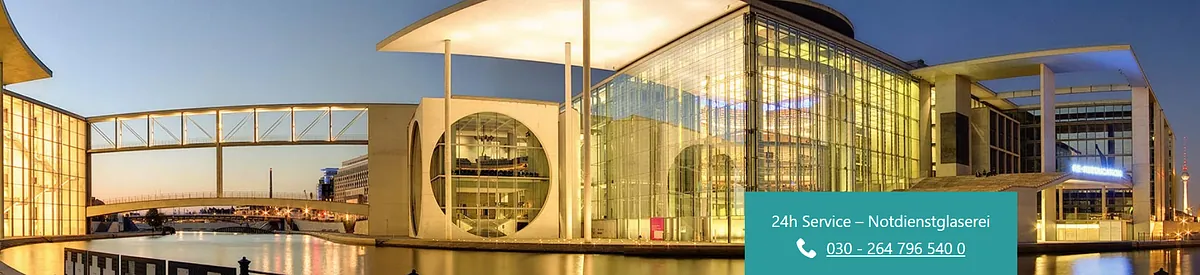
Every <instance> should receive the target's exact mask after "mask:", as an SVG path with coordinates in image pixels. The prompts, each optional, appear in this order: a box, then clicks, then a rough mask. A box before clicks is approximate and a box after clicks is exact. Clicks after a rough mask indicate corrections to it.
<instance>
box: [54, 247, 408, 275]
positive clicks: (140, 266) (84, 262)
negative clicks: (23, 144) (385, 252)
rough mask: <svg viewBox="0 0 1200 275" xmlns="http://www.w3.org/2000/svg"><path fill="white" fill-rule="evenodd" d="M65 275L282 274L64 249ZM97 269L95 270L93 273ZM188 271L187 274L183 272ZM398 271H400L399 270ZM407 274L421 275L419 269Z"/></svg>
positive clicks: (242, 263)
mask: <svg viewBox="0 0 1200 275" xmlns="http://www.w3.org/2000/svg"><path fill="white" fill-rule="evenodd" d="M63 260H64V261H63V262H65V263H66V264H65V265H64V266H63V274H70V275H76V274H219V275H250V274H261V275H283V274H282V273H273V272H266V271H260V270H250V260H249V259H246V257H242V259H241V260H238V261H237V263H238V267H236V268H234V267H227V266H216V265H206V264H198V263H189V262H182V261H168V260H165V259H154V258H143V257H135V256H129V255H119V254H112V253H104V252H96V251H89V250H79V249H71V248H63ZM93 272H95V273H93ZM184 272H186V273H184ZM397 274H399V273H397ZM408 275H420V274H418V273H417V270H416V269H413V270H412V272H410V273H408Z"/></svg>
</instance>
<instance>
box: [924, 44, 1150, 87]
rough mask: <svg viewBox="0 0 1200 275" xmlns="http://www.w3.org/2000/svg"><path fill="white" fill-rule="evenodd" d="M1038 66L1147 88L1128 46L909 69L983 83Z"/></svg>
mask: <svg viewBox="0 0 1200 275" xmlns="http://www.w3.org/2000/svg"><path fill="white" fill-rule="evenodd" d="M1041 64H1046V66H1047V67H1050V69H1051V70H1053V71H1054V73H1073V72H1087V71H1116V72H1119V73H1120V74H1121V75H1122V76H1124V77H1125V79H1126V80H1127V81H1129V85H1132V86H1137V87H1149V85H1150V82H1149V81H1147V80H1146V75H1145V74H1144V73H1143V72H1142V66H1141V65H1140V64H1139V63H1138V60H1137V56H1135V55H1134V54H1133V48H1131V47H1130V46H1129V45H1105V46H1089V47H1075V48H1062V49H1051V50H1042V51H1032V52H1023V53H1014V54H1008V55H1001V56H992V57H984V58H978V59H972V60H965V61H958V62H953V63H946V64H941V65H936V66H929V67H924V68H920V69H916V70H912V71H911V73H912V74H913V75H916V76H917V77H920V78H924V79H927V80H933V79H935V78H937V76H939V75H963V76H967V77H969V78H971V80H974V81H986V80H993V79H1004V78H1013V77H1022V76H1034V75H1038V74H1039V73H1040V72H1041V71H1040V70H1041V69H1040V68H1041V67H1040V66H1041Z"/></svg>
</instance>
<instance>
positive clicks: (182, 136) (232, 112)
mask: <svg viewBox="0 0 1200 275" xmlns="http://www.w3.org/2000/svg"><path fill="white" fill-rule="evenodd" d="M400 105H411V104H387V103H371V104H351V103H322V104H313V103H307V104H273V105H246V106H223V107H208V108H193V109H178V110H160V111H149V112H139V113H128V114H115V115H105V116H96V117H89V118H87V123H88V128H90V130H89V131H90V136H91V140H90V141H89V143H88V150H87V152H88V153H89V154H92V153H112V152H125V151H139V150H156V149H181V148H202V147H216V148H220V147H234V146H263V145H366V144H367V128H368V126H367V124H368V123H369V122H368V119H367V117H368V116H369V114H368V113H369V112H368V110H369V109H371V108H372V107H389V106H400Z"/></svg>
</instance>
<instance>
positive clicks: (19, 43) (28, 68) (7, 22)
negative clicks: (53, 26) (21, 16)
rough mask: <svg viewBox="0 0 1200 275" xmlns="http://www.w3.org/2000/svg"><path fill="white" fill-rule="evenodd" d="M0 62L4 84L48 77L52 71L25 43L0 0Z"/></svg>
mask: <svg viewBox="0 0 1200 275" xmlns="http://www.w3.org/2000/svg"><path fill="white" fill-rule="evenodd" d="M0 62H3V63H4V66H2V67H3V70H4V71H3V80H0V81H3V82H4V84H15V83H21V82H26V81H33V80H38V79H43V78H49V77H50V75H51V74H53V72H51V71H50V68H48V67H46V64H44V63H42V60H40V59H38V57H37V56H36V55H34V54H33V51H31V50H29V47H28V46H26V45H25V40H23V39H21V34H20V33H17V27H16V26H15V25H13V22H12V18H10V17H9V16H8V8H7V7H5V5H4V1H0Z"/></svg>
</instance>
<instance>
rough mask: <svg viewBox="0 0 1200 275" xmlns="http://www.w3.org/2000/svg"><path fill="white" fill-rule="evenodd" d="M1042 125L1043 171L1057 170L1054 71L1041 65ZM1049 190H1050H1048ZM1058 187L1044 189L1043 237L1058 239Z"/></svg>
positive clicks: (1059, 211) (1044, 238) (1052, 239)
mask: <svg viewBox="0 0 1200 275" xmlns="http://www.w3.org/2000/svg"><path fill="white" fill-rule="evenodd" d="M1040 78H1041V87H1040V90H1041V111H1042V116H1041V121H1040V123H1041V127H1042V131H1041V132H1042V136H1041V140H1042V144H1041V146H1042V147H1041V152H1042V158H1041V161H1042V172H1043V173H1053V172H1055V171H1057V167H1056V166H1057V164H1056V161H1057V160H1056V159H1057V157H1056V155H1055V151H1054V150H1055V144H1056V143H1057V142H1058V139H1057V138H1056V136H1055V134H1054V113H1055V112H1054V111H1055V110H1054V71H1052V70H1050V68H1048V67H1046V65H1045V64H1042V65H1041V76H1040ZM1047 191H1049V192H1047ZM1060 194H1061V192H1059V191H1058V188H1057V187H1055V188H1054V189H1047V190H1042V239H1043V240H1046V241H1054V240H1057V239H1058V219H1059V217H1060V215H1061V214H1060V213H1061V212H1062V211H1061V209H1060V208H1062V204H1060V203H1059V201H1058V200H1059V198H1058V196H1059V195H1060Z"/></svg>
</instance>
